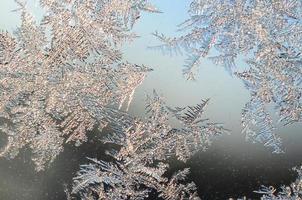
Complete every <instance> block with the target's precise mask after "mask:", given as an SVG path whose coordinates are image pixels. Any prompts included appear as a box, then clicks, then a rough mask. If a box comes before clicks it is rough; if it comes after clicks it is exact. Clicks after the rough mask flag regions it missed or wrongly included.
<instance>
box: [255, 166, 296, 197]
mask: <svg viewBox="0 0 302 200" xmlns="http://www.w3.org/2000/svg"><path fill="white" fill-rule="evenodd" d="M294 170H295V171H296V172H297V173H298V177H297V179H296V180H295V182H293V183H291V184H290V185H289V186H282V187H281V188H280V189H279V192H277V190H276V189H275V188H274V187H273V186H269V187H266V186H262V187H261V189H260V190H259V191H255V192H256V193H259V194H263V196H262V197H261V200H279V199H282V200H299V199H301V198H302V168H301V167H300V168H295V169H294Z"/></svg>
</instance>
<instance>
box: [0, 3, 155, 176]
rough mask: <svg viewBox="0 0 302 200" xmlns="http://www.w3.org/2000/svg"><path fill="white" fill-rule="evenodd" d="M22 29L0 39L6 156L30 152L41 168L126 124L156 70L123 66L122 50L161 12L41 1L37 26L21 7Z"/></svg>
mask: <svg viewBox="0 0 302 200" xmlns="http://www.w3.org/2000/svg"><path fill="white" fill-rule="evenodd" d="M16 2H17V3H18V5H19V8H18V9H17V10H19V11H20V12H21V26H20V27H19V28H18V29H17V30H16V31H15V34H14V35H11V34H10V33H7V32H1V33H0V90H1V100H0V113H1V120H2V123H1V133H2V135H3V134H5V135H7V144H6V146H4V147H3V148H2V149H1V153H0V155H1V156H6V157H11V158H13V157H15V156H16V155H17V154H18V151H19V150H20V149H21V148H23V147H25V146H29V147H30V148H31V149H32V151H33V153H34V155H33V161H34V162H35V164H36V169H37V170H43V169H44V167H45V166H46V165H47V164H48V163H50V162H51V161H52V160H53V159H54V158H55V157H56V156H57V155H58V154H59V153H60V152H61V151H62V149H63V143H67V142H75V144H76V145H79V144H81V143H82V142H84V141H86V140H87V136H86V134H87V132H89V131H91V130H92V129H94V128H99V129H100V130H101V129H102V128H103V127H105V126H106V125H107V124H108V123H113V124H122V123H123V116H124V115H123V114H119V112H117V111H115V109H117V108H118V107H122V106H123V105H125V106H129V103H130V101H131V99H132V96H133V92H134V90H135V88H136V87H137V86H138V85H139V84H140V83H141V82H142V81H143V79H144V77H145V74H146V72H147V71H148V70H149V69H148V68H146V67H144V66H138V65H134V64H130V63H128V62H126V61H122V54H121V52H120V50H119V49H120V48H119V46H120V45H121V44H123V42H124V41H129V40H132V39H133V38H134V37H135V35H134V34H132V33H131V32H130V31H129V28H131V27H132V25H133V23H134V22H135V21H136V20H137V19H138V18H139V15H140V12H141V11H149V12H158V10H157V9H156V8H155V7H153V6H152V5H151V4H149V3H148V1H147V0H139V1H138V0H127V1H125V0H87V1H81V0H41V1H40V3H41V6H42V7H43V8H44V9H45V15H44V16H43V19H42V21H41V23H37V22H36V21H35V20H34V18H33V17H32V16H31V15H30V14H29V13H28V12H27V8H26V4H25V3H24V2H22V1H16Z"/></svg>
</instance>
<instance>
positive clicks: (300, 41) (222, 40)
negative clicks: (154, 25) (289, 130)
mask: <svg viewBox="0 0 302 200" xmlns="http://www.w3.org/2000/svg"><path fill="white" fill-rule="evenodd" d="M189 14H190V18H189V19H188V20H186V21H185V22H184V23H182V24H181V25H180V27H179V28H180V30H181V31H185V32H186V34H185V35H184V36H181V37H177V38H169V37H166V36H164V35H163V34H159V33H157V32H156V33H155V34H154V35H155V36H156V37H157V38H158V39H159V41H161V42H162V44H161V45H159V46H156V47H153V48H155V49H161V50H162V51H163V52H165V53H170V54H175V53H176V54H177V53H181V52H182V51H185V52H186V53H188V54H189V55H190V56H189V58H188V61H187V62H186V65H185V68H184V70H183V72H184V75H185V76H186V77H187V78H188V79H194V78H195V74H196V72H197V71H198V67H199V63H200V61H201V59H202V58H203V57H206V56H208V55H209V53H210V50H211V49H215V50H216V51H215V52H217V53H218V56H213V57H210V59H211V60H213V62H214V63H215V64H222V65H224V66H225V68H226V69H227V70H228V71H229V72H230V73H231V74H235V75H236V76H238V77H239V78H240V79H242V80H243V81H244V83H245V85H246V87H247V88H248V90H249V91H250V94H251V101H250V102H249V103H247V104H246V106H245V108H244V111H243V118H242V123H243V126H244V127H245V132H246V134H247V137H248V138H251V140H252V141H257V142H261V143H264V144H265V145H266V146H270V147H273V151H274V152H276V153H280V152H282V149H281V146H280V144H281V143H280V139H279V137H278V136H276V135H275V133H274V132H273V131H272V128H271V127H273V126H274V125H273V124H272V123H271V122H270V119H269V118H270V116H268V115H267V112H268V110H267V108H266V105H268V104H274V105H275V110H276V111H277V112H278V115H279V118H280V119H279V121H280V122H281V124H283V125H287V124H291V123H294V122H301V121H302V114H301V113H302V105H301V99H302V98H301V94H302V89H301V88H302V87H301V83H302V54H301V53H302V2H301V1H300V0H280V1H271V0H237V1H233V0H192V1H191V4H190V10H189ZM238 56H246V57H247V63H248V65H249V69H248V70H246V71H244V72H236V70H238V68H236V65H235V63H236V62H235V61H236V58H238ZM239 71H240V70H239ZM262 120H264V121H263V122H261V121H262ZM256 129H259V130H260V132H259V131H255V130H256Z"/></svg>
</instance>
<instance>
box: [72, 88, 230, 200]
mask: <svg viewBox="0 0 302 200" xmlns="http://www.w3.org/2000/svg"><path fill="white" fill-rule="evenodd" d="M207 103H208V100H205V101H202V102H201V103H200V104H198V105H196V106H194V107H185V108H180V107H176V108H173V109H172V108H168V107H166V106H165V103H164V101H163V99H162V98H161V97H160V96H159V95H157V94H156V92H154V96H153V97H150V96H149V97H148V98H147V106H146V110H147V114H148V117H147V119H146V120H143V121H142V120H139V119H133V120H132V123H130V124H129V125H128V127H127V126H125V128H124V131H123V132H121V131H118V132H116V133H115V134H109V136H108V137H106V138H105V139H104V141H105V142H109V143H114V144H118V145H119V146H120V147H121V148H120V150H119V151H113V152H110V155H112V156H113V157H114V158H115V159H114V160H115V162H113V163H108V162H104V161H97V160H95V159H90V160H91V161H92V163H91V164H88V165H82V166H81V169H80V171H79V172H78V174H77V176H76V177H75V178H74V185H73V193H74V194H79V195H80V196H81V198H82V199H89V198H92V197H96V198H97V199H144V198H146V197H147V196H148V195H149V194H150V192H151V191H153V190H156V191H157V192H158V193H159V196H160V197H162V198H164V199H167V200H172V199H173V200H177V199H179V200H181V199H187V200H189V199H190V200H194V199H196V200H197V199H199V197H198V195H197V193H196V191H195V190H196V186H195V184H194V183H186V181H185V177H186V175H187V174H188V173H189V171H188V169H185V170H183V171H179V172H177V173H176V174H174V175H173V176H172V177H171V178H170V179H169V178H166V177H165V176H164V173H165V172H166V170H167V168H168V167H169V165H168V164H167V159H168V158H170V157H172V156H176V158H177V159H179V160H181V161H186V160H188V159H189V158H190V157H191V156H192V155H193V154H194V153H196V152H197V151H199V150H205V149H206V148H207V147H208V146H209V145H210V143H211V141H212V140H213V138H215V137H217V136H219V135H221V134H222V133H225V132H226V131H227V130H226V129H224V128H223V126H222V125H221V124H218V123H211V122H208V119H203V118H202V115H203V112H204V109H205V106H206V105H207ZM170 114H171V115H172V116H174V117H176V118H177V119H178V120H179V121H180V122H181V123H182V128H174V127H172V126H171V125H170V123H169V121H168V116H169V115H170Z"/></svg>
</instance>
